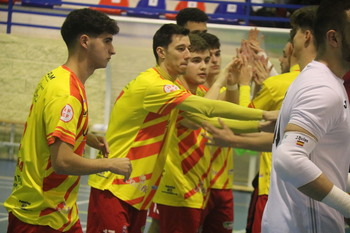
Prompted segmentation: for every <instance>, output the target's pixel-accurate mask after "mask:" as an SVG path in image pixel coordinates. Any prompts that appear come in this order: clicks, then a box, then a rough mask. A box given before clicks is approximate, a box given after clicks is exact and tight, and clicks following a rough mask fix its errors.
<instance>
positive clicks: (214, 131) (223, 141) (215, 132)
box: [202, 118, 235, 147]
mask: <svg viewBox="0 0 350 233" xmlns="http://www.w3.org/2000/svg"><path fill="white" fill-rule="evenodd" d="M218 121H219V124H220V125H221V129H220V128H216V127H215V126H213V125H212V124H209V123H208V122H204V123H203V128H204V129H205V130H206V131H207V132H206V133H202V135H203V137H205V138H207V139H208V142H207V143H206V144H207V145H211V146H219V147H232V146H233V145H232V144H233V142H232V138H234V137H235V135H234V133H233V132H232V130H231V129H230V128H228V127H227V125H225V124H224V122H223V121H222V120H221V119H220V118H218Z"/></svg>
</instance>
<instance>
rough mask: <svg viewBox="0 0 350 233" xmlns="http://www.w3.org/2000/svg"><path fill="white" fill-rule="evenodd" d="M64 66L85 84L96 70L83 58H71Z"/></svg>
mask: <svg viewBox="0 0 350 233" xmlns="http://www.w3.org/2000/svg"><path fill="white" fill-rule="evenodd" d="M64 66H66V67H68V68H69V69H70V70H71V71H73V73H74V74H75V75H76V76H77V77H78V78H79V80H80V81H81V82H82V83H83V84H85V82H86V80H87V79H88V78H89V77H90V76H91V75H92V74H93V72H94V69H93V68H91V66H89V65H88V62H87V60H86V59H84V58H83V57H82V56H81V57H79V56H70V57H69V58H68V60H67V61H66V63H65V64H64Z"/></svg>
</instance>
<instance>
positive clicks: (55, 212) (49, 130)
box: [4, 66, 88, 231]
mask: <svg viewBox="0 0 350 233" xmlns="http://www.w3.org/2000/svg"><path fill="white" fill-rule="evenodd" d="M87 113H88V109H87V102H86V94H85V89H84V86H83V84H82V83H81V82H80V80H79V79H78V78H77V77H76V76H75V75H74V74H73V73H72V72H71V71H70V70H68V68H66V67H63V66H60V67H58V68H56V69H54V70H52V71H51V72H50V73H48V74H46V75H45V76H44V77H43V78H42V79H41V81H40V83H39V84H38V86H37V88H36V91H35V93H34V97H33V102H32V106H31V110H30V114H29V117H28V119H27V123H26V127H25V132H24V134H23V137H22V140H21V146H20V150H19V153H18V162H17V166H16V171H15V182H14V187H13V191H12V193H11V195H10V197H9V198H8V199H7V200H6V202H5V203H4V206H5V207H6V209H7V210H8V211H9V212H12V213H13V214H14V215H15V216H16V217H17V218H19V219H20V220H21V221H23V222H26V223H29V224H34V225H48V226H50V227H51V228H53V229H57V230H60V231H67V230H69V229H70V228H71V226H72V225H73V224H74V223H75V222H76V221H77V220H78V218H79V217H78V210H77V206H76V200H77V193H78V189H79V176H67V175H58V174H56V173H55V172H54V170H53V168H52V167H51V162H50V152H49V146H48V145H50V144H52V143H53V142H54V141H55V138H59V139H60V140H62V141H64V142H66V143H69V144H71V145H73V146H74V151H75V153H77V154H79V155H82V153H83V149H84V146H85V141H86V136H85V135H86V134H87V123H88V114H87ZM34 135H35V136H34Z"/></svg>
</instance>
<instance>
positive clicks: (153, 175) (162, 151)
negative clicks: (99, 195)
mask: <svg viewBox="0 0 350 233" xmlns="http://www.w3.org/2000/svg"><path fill="white" fill-rule="evenodd" d="M189 96H190V94H189V93H187V92H185V91H182V90H180V89H179V88H178V87H177V86H176V85H175V84H174V83H173V82H172V81H170V77H169V76H168V75H167V74H166V73H165V72H164V71H163V70H161V69H160V67H156V68H151V69H148V70H147V71H145V72H143V73H141V74H140V75H139V76H138V77H137V78H136V79H134V80H133V81H131V82H130V83H129V84H128V85H127V86H126V87H125V88H124V89H123V91H122V93H121V94H120V95H119V97H118V98H117V100H116V102H115V105H114V107H113V110H112V114H111V118H110V123H109V125H108V130H107V133H106V139H107V141H108V143H109V149H110V154H109V157H111V158H116V157H119V158H123V157H128V158H129V159H130V160H131V164H132V168H133V171H132V173H131V177H130V179H129V180H127V181H126V182H124V181H123V178H124V177H123V176H120V175H116V174H113V173H111V172H103V173H99V174H95V175H91V176H90V177H89V184H90V185H91V186H92V187H94V188H97V189H100V190H109V191H110V192H112V193H113V194H114V195H115V196H116V197H118V198H120V199H121V200H123V201H125V202H127V203H128V204H130V205H132V206H133V207H135V208H137V209H140V210H144V209H148V208H149V205H150V204H151V201H152V198H153V196H154V194H155V191H156V188H155V187H156V186H157V185H158V183H159V179H160V175H161V173H162V171H163V168H164V164H165V160H166V156H167V154H168V149H169V142H170V138H171V136H172V135H173V131H174V129H175V123H176V119H177V114H178V110H177V109H175V107H176V106H177V105H178V104H179V103H181V102H182V101H183V100H184V99H186V98H187V97H189Z"/></svg>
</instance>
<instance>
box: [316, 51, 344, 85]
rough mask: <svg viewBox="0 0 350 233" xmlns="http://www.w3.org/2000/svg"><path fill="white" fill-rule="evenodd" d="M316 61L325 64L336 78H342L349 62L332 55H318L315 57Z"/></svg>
mask: <svg viewBox="0 0 350 233" xmlns="http://www.w3.org/2000/svg"><path fill="white" fill-rule="evenodd" d="M315 60H316V61H318V62H321V63H323V64H325V65H326V66H327V67H328V68H329V69H330V70H331V71H332V73H334V74H335V75H336V76H337V77H338V78H341V79H344V75H345V74H346V72H347V71H349V64H348V63H345V62H344V61H343V60H342V59H337V58H335V57H334V56H333V57H332V56H320V57H316V58H315Z"/></svg>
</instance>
